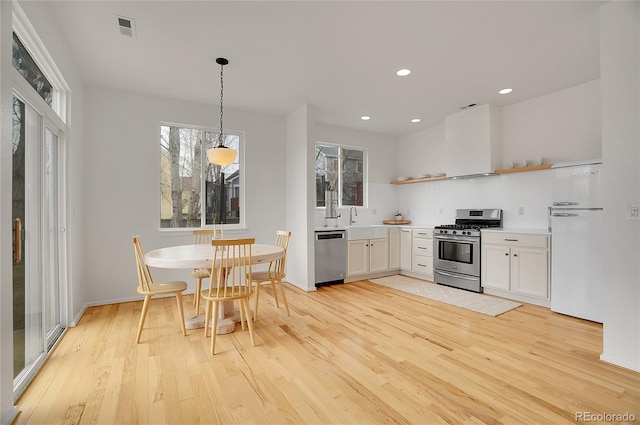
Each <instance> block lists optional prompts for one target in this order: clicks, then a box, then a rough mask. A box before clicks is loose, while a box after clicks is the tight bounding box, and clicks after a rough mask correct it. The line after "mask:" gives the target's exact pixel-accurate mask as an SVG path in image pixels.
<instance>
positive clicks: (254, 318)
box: [253, 282, 260, 322]
mask: <svg viewBox="0 0 640 425" xmlns="http://www.w3.org/2000/svg"><path fill="white" fill-rule="evenodd" d="M258 301H260V282H256V305H255V307H254V309H253V321H254V322H255V321H256V320H258Z"/></svg>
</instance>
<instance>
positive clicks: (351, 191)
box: [316, 144, 366, 207]
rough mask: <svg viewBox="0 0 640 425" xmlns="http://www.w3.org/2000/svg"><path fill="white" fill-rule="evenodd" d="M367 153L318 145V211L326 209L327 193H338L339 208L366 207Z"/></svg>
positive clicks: (341, 147) (335, 146) (334, 146)
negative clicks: (319, 208) (320, 208)
mask: <svg viewBox="0 0 640 425" xmlns="http://www.w3.org/2000/svg"><path fill="white" fill-rule="evenodd" d="M365 163H366V152H365V151H364V150H361V149H354V148H348V147H344V146H337V145H322V144H316V207H326V202H325V197H326V196H327V195H326V194H325V192H336V193H337V195H338V196H337V199H339V200H340V204H339V205H338V206H358V207H363V206H364V202H365V201H364V194H365V190H364V182H365V181H366V176H365Z"/></svg>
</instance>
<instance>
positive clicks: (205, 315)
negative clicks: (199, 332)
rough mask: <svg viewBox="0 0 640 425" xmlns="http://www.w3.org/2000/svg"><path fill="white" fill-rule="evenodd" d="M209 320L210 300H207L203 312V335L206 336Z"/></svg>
mask: <svg viewBox="0 0 640 425" xmlns="http://www.w3.org/2000/svg"><path fill="white" fill-rule="evenodd" d="M209 320H211V300H207V307H206V309H205V314H204V337H205V338H206V337H207V333H208V332H207V331H208V330H209Z"/></svg>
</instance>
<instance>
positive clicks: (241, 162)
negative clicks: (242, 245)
mask: <svg viewBox="0 0 640 425" xmlns="http://www.w3.org/2000/svg"><path fill="white" fill-rule="evenodd" d="M163 126H168V127H179V128H190V129H194V130H199V131H202V132H208V133H216V134H219V133H220V128H213V127H206V126H200V125H192V124H181V123H176V122H169V121H162V122H161V123H160V125H159V126H158V130H160V128H161V127H163ZM223 134H228V135H234V136H238V138H239V142H238V145H239V147H240V153H239V154H238V156H237V161H238V166H239V177H240V193H239V197H240V200H239V202H240V217H239V223H226V224H224V225H222V227H223V229H225V230H245V229H246V225H245V216H246V212H245V210H246V202H245V193H246V179H245V146H246V144H245V132H244V131H238V130H226V129H223ZM158 138H160V134H158ZM203 140H204V138H203ZM158 148H159V149H162V147H161V146H160V145H158ZM201 161H202V166H203V167H202V168H204V165H206V163H207V155H206V149H204V147H203V152H202V155H201ZM159 165H160V164H159ZM160 176H161V170H160V169H158V177H159V179H158V182H160ZM205 186H206V182H205V179H204V178H203V175H201V177H200V193H205V191H206V189H205ZM200 207H201V209H205V208H204V201H203V200H201V202H200ZM160 208H162V204H160ZM205 211H206V209H205ZM161 216H162V212H161V211H158V226H159V231H160V232H165V233H180V232H189V233H190V232H192V231H193V230H195V229H206V228H211V227H213V226H211V225H208V224H206V215H205V214H204V211H201V214H200V223H201V225H200V227H160V222H161V220H162V218H161ZM216 226H220V225H219V224H216Z"/></svg>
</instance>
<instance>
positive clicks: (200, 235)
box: [191, 229, 222, 316]
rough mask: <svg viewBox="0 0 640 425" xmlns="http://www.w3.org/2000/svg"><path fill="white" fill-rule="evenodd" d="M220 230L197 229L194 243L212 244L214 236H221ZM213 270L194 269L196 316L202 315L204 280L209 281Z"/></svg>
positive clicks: (194, 233) (194, 234) (192, 274)
mask: <svg viewBox="0 0 640 425" xmlns="http://www.w3.org/2000/svg"><path fill="white" fill-rule="evenodd" d="M221 233H222V230H220V229H196V230H194V231H193V239H194V240H193V243H195V244H210V243H211V240H212V239H213V237H214V235H220V234H221ZM210 274H211V269H207V268H204V269H193V271H192V272H191V277H194V278H195V279H196V290H195V292H194V293H193V305H194V306H195V307H196V316H197V315H199V314H200V292H202V279H208V278H209V275H210Z"/></svg>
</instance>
